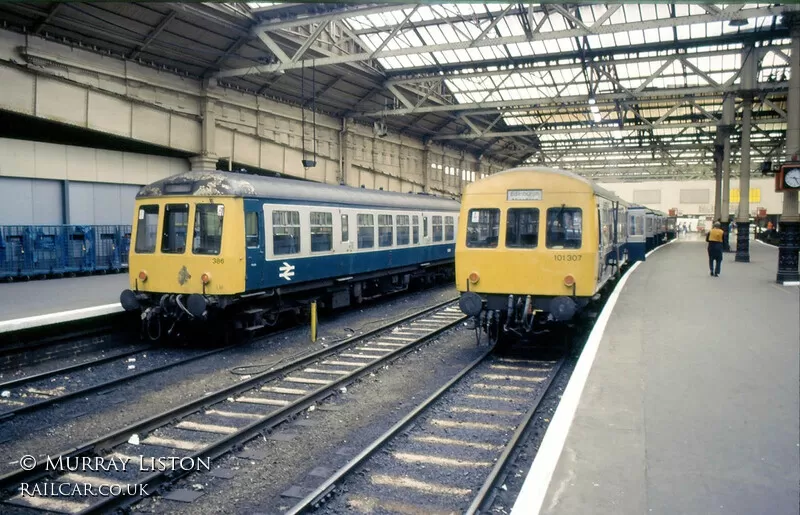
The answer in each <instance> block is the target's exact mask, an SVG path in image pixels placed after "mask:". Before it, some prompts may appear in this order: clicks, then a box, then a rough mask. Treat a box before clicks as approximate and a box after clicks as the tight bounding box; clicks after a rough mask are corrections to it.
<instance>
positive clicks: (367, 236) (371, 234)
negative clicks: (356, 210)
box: [358, 214, 375, 249]
mask: <svg viewBox="0 0 800 515" xmlns="http://www.w3.org/2000/svg"><path fill="white" fill-rule="evenodd" d="M374 246H375V215H362V214H360V215H358V248H360V249H371V248H372V247H374Z"/></svg>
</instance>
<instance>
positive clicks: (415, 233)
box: [411, 215, 419, 245]
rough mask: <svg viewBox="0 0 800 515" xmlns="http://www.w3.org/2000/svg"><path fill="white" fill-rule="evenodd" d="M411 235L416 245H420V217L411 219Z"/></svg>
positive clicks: (415, 216)
mask: <svg viewBox="0 0 800 515" xmlns="http://www.w3.org/2000/svg"><path fill="white" fill-rule="evenodd" d="M411 233H412V237H413V240H412V242H413V243H414V245H417V244H419V216H417V215H414V216H412V217H411Z"/></svg>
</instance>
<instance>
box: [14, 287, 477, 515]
mask: <svg viewBox="0 0 800 515" xmlns="http://www.w3.org/2000/svg"><path fill="white" fill-rule="evenodd" d="M464 318H465V317H464V315H463V314H462V313H461V312H460V311H459V310H458V307H457V306H456V304H455V301H454V300H448V301H446V302H444V303H440V304H437V305H436V306H433V307H428V308H425V309H423V310H420V311H418V312H416V313H414V314H411V315H409V316H405V317H403V318H401V319H399V320H396V321H394V322H390V323H387V324H385V325H383V326H381V327H378V328H376V329H374V330H371V331H369V332H367V333H365V334H363V335H360V336H356V337H352V338H348V339H346V340H343V341H340V342H338V343H335V344H333V345H331V346H329V347H328V348H324V349H321V350H318V351H315V352H312V353H309V354H308V355H306V356H303V357H301V358H299V359H296V360H294V361H292V362H289V363H287V364H285V365H283V366H280V367H279V368H276V369H274V370H269V371H266V372H263V373H261V374H258V375H254V376H252V377H250V378H249V379H246V380H243V381H242V382H241V383H239V384H236V385H234V386H231V387H227V388H224V389H222V390H219V391H217V392H214V393H212V394H210V395H207V396H205V397H203V398H200V399H196V400H194V401H192V402H189V403H187V404H184V405H182V406H179V407H177V408H175V409H172V410H169V411H167V412H164V413H161V414H159V415H157V416H154V417H151V418H149V419H147V420H144V421H141V422H140V423H138V424H134V425H133V426H132V427H129V428H126V429H125V430H124V431H117V432H114V433H112V434H109V435H106V436H104V437H102V438H99V439H97V440H94V441H92V442H86V443H84V444H81V445H79V446H77V447H76V448H74V449H70V450H68V451H64V452H62V453H58V454H57V455H53V456H51V457H50V462H49V463H50V464H52V463H57V462H58V460H59V458H61V460H62V463H66V462H67V460H69V459H70V458H72V459H75V458H88V459H89V460H92V461H90V463H94V464H98V466H97V467H95V468H96V469H109V470H95V471H92V472H88V473H86V472H83V471H80V472H78V471H73V472H66V473H61V472H63V471H58V472H56V471H53V470H48V468H50V467H49V466H48V462H47V461H41V460H40V461H39V462H38V463H36V464H35V465H34V466H30V463H27V464H25V465H26V466H27V468H30V470H19V471H16V472H14V473H10V474H7V475H5V476H2V477H0V489H3V490H4V491H5V492H7V493H6V495H5V496H4V497H3V499H2V502H3V504H4V506H5V508H6V509H11V508H12V507H17V508H27V509H33V510H47V511H56V512H61V513H95V512H100V511H106V510H109V509H112V508H115V507H119V506H125V505H130V504H132V503H134V502H136V501H137V500H138V499H140V498H141V496H142V491H141V490H137V487H138V485H147V486H146V488H145V492H146V493H152V492H153V491H155V490H156V489H157V488H159V487H160V486H161V485H164V484H166V483H169V482H172V481H174V480H176V479H178V478H179V477H182V476H183V475H186V474H188V473H190V472H194V471H195V470H196V469H194V468H190V469H188V470H187V469H185V468H183V467H176V466H175V463H168V464H166V465H167V466H166V467H158V466H155V468H157V470H154V468H153V467H150V465H151V464H154V463H157V462H154V461H151V459H152V460H156V459H157V458H159V457H166V456H169V457H174V458H176V459H184V463H192V464H195V463H200V462H199V461H198V460H201V459H215V458H217V457H219V456H221V455H223V454H225V453H227V452H229V451H230V450H231V449H233V448H234V447H235V446H237V445H239V444H241V443H244V442H246V441H247V440H249V439H251V438H252V437H254V436H256V435H258V434H260V433H263V432H264V431H267V430H269V429H271V428H274V427H275V426H277V425H279V424H281V423H283V422H285V421H287V420H291V419H292V418H293V417H294V416H296V415H297V414H299V413H301V412H302V411H304V410H306V409H307V408H309V407H310V406H312V405H314V404H315V403H317V402H319V401H321V400H323V399H325V398H327V397H329V396H331V395H335V394H336V393H337V392H338V391H339V389H340V388H342V387H344V386H346V385H348V384H350V383H352V382H353V381H356V380H358V379H359V378H361V377H362V376H364V375H365V374H369V373H370V372H371V371H373V370H375V369H378V368H380V367H382V366H384V365H385V364H386V363H387V362H390V361H392V360H394V359H396V358H398V357H400V356H402V355H404V354H405V353H408V352H410V351H412V350H413V349H415V348H416V347H418V346H419V345H421V344H422V343H424V342H425V341H427V340H429V339H430V338H432V337H433V336H435V335H437V334H439V333H440V332H442V331H445V330H447V329H449V328H451V327H453V326H454V325H456V324H458V323H459V322H461V321H462V320H464ZM128 459H130V460H132V461H130V462H129V463H130V464H131V469H134V470H135V471H136V473H133V474H132V473H131V469H129V470H128V471H126V472H125V473H121V472H119V471H115V470H113V467H112V466H111V465H112V464H114V463H117V464H118V463H121V462H122V461H124V460H128ZM186 460H189V461H186ZM20 465H21V466H22V465H23V463H20ZM23 483H24V484H26V485H28V488H29V489H35V488H39V489H40V491H52V489H53V488H54V485H55V488H59V487H58V485H67V488H69V487H70V486H71V485H75V484H91V485H97V486H98V487H99V485H114V486H117V487H119V488H120V489H121V494H120V495H108V496H105V497H93V496H89V495H72V496H69V497H64V496H57V495H56V496H46V495H45V496H26V495H25V492H24V491H22V490H21V485H22V484H23ZM35 485H36V486H35ZM129 485H132V486H133V487H134V488H133V493H131V491H130V490H129V489H128V488H127V487H128V486H129ZM48 488H49V489H50V490H47V489H48ZM29 491H30V490H29ZM57 491H58V490H57Z"/></svg>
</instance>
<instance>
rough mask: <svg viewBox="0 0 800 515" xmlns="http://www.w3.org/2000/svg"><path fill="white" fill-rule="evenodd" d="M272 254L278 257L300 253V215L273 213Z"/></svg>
mask: <svg viewBox="0 0 800 515" xmlns="http://www.w3.org/2000/svg"><path fill="white" fill-rule="evenodd" d="M272 252H273V253H274V254H275V255H276V256H281V255H285V254H298V253H300V213H299V212H298V211H273V212H272Z"/></svg>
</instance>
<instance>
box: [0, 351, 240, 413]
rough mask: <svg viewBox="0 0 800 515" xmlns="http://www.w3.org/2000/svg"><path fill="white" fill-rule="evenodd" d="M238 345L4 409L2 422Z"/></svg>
mask: <svg viewBox="0 0 800 515" xmlns="http://www.w3.org/2000/svg"><path fill="white" fill-rule="evenodd" d="M238 345H239V344H234V345H227V346H225V347H220V348H218V349H214V350H210V351H207V352H203V353H201V354H197V355H195V356H190V357H188V358H186V359H181V360H179V361H175V362H173V363H167V364H164V365H160V366H157V367H155V368H151V369H148V370H142V371H140V372H136V373H134V374H131V375H129V376H125V377H120V378H117V379H112V380H111V381H105V382H103V383H98V384H96V385H93V386H87V387H86V388H81V389H80V390H75V391H73V392H68V393H65V394H64V395H58V396H56V397H51V398H50V399H43V400H41V401H39V402H34V403H33V404H28V405H25V406H20V407H19V408H15V409H12V410H8V411H2V412H0V422H2V421H4V420H7V419H8V418H10V417H14V416H16V415H20V414H22V413H29V412H32V411H37V410H40V409H42V408H45V407H47V406H50V405H51V404H55V403H58V402H62V401H67V400H70V399H73V398H75V397H80V396H82V395H86V394H89V393H93V392H96V391H99V390H104V389H107V388H111V387H114V386H120V385H122V384H125V383H127V382H129V381H133V380H135V379H139V378H141V377H144V376H147V375H150V374H154V373H156V372H163V371H164V370H169V369H170V368H175V367H177V366H180V365H185V364H186V363H191V362H193V361H197V360H200V359H203V358H207V357H208V356H213V355H214V354H219V353H220V352H224V351H227V350H230V349H232V348H234V347H237V346H238Z"/></svg>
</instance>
